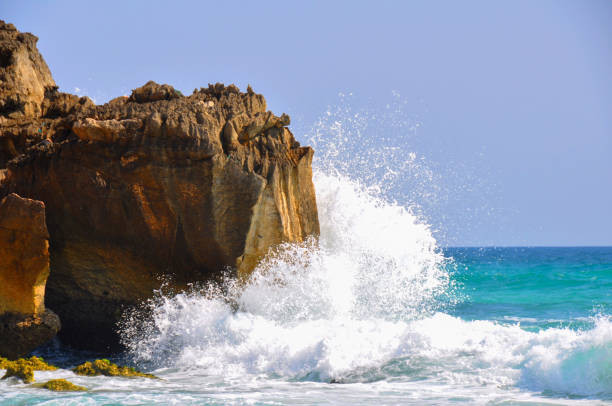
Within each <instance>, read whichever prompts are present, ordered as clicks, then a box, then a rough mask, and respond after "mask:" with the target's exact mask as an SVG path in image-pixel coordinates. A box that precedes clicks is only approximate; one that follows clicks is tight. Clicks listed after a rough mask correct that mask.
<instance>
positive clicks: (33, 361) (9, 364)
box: [0, 356, 57, 383]
mask: <svg viewBox="0 0 612 406" xmlns="http://www.w3.org/2000/svg"><path fill="white" fill-rule="evenodd" d="M0 369H6V373H5V374H4V376H3V377H2V379H8V378H10V377H13V376H14V377H17V378H19V379H21V380H22V381H23V382H25V383H31V382H34V371H55V370H56V369H57V367H54V366H53V365H49V364H47V363H46V362H45V360H43V359H42V358H39V357H35V356H33V357H30V358H29V359H25V358H20V359H18V360H15V361H10V360H8V359H6V358H1V357H0Z"/></svg>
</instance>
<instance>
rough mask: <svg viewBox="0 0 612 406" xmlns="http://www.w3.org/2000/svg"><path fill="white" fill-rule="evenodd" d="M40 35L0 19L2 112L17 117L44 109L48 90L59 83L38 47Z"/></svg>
mask: <svg viewBox="0 0 612 406" xmlns="http://www.w3.org/2000/svg"><path fill="white" fill-rule="evenodd" d="M37 41H38V38H37V37H35V36H34V35H32V34H28V33H20V32H18V31H17V29H16V28H15V27H14V26H13V24H6V23H5V22H4V21H0V113H1V114H2V115H5V116H9V117H13V118H25V117H36V116H39V115H40V114H41V112H42V108H41V105H42V101H43V99H44V97H45V91H46V89H48V88H53V87H55V82H54V81H53V77H52V76H51V72H50V71H49V67H48V66H47V64H46V63H45V61H44V60H43V58H42V57H41V56H40V54H39V53H38V51H37V50H36V42H37Z"/></svg>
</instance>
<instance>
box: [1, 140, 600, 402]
mask: <svg viewBox="0 0 612 406" xmlns="http://www.w3.org/2000/svg"><path fill="white" fill-rule="evenodd" d="M393 153H394V154H395V152H393ZM334 159H338V158H334ZM328 163H329V162H328ZM313 176H314V184H315V189H316V193H317V204H318V209H319V217H320V224H321V234H320V237H319V238H317V239H315V238H311V239H309V240H307V241H304V242H303V243H298V244H285V245H282V246H279V247H275V248H274V249H272V250H271V251H270V252H269V254H268V256H267V257H266V258H265V259H264V260H263V261H262V262H261V263H260V264H259V265H258V267H257V268H256V270H255V271H254V273H253V275H252V276H251V278H250V279H249V280H248V281H246V282H245V281H241V280H236V279H234V278H232V276H231V273H228V274H227V276H226V277H225V279H224V281H223V282H222V283H217V284H212V283H210V284H201V285H193V286H192V287H191V288H190V289H189V290H188V291H185V292H180V293H178V294H177V293H176V292H174V293H172V292H168V291H166V290H165V289H164V288H163V287H162V288H161V289H160V290H159V291H158V292H156V295H155V297H153V298H152V299H151V300H149V301H147V302H145V303H143V304H142V306H140V307H138V308H135V309H132V310H130V311H127V312H126V313H125V315H124V318H123V320H122V322H121V324H120V325H119V326H118V329H119V331H120V333H121V337H122V341H123V344H124V345H125V348H126V350H125V351H124V352H122V353H120V354H92V353H85V352H79V351H76V350H73V349H70V348H68V347H66V346H64V345H62V344H61V343H60V342H59V341H54V342H52V343H51V344H49V345H47V346H45V347H43V348H41V349H39V350H37V352H36V353H37V354H38V355H41V356H43V357H44V358H45V359H46V360H47V361H49V362H50V363H52V364H55V365H58V366H60V367H61V368H60V370H58V371H52V372H39V371H37V372H36V373H35V378H36V381H37V382H44V381H46V380H48V379H55V378H65V379H68V380H69V381H71V382H73V383H75V384H77V385H81V386H84V387H86V388H88V391H87V392H74V393H70V392H64V393H62V392H58V393H55V392H49V391H46V390H44V389H39V388H35V387H32V386H31V385H28V384H24V383H21V382H20V381H17V380H14V379H13V378H11V379H7V380H0V405H34V404H40V405H353V406H357V405H376V406H381V405H455V404H465V405H506V406H509V405H524V406H526V405H603V404H612V318H611V317H612V248H611V247H451V248H449V247H445V246H442V245H441V244H439V243H438V241H437V240H436V238H435V237H434V235H435V233H434V231H432V226H431V225H430V224H428V222H427V220H426V219H425V218H424V217H423V216H422V215H420V214H419V213H418V212H417V211H416V210H415V209H414V208H413V207H412V206H411V205H409V204H404V203H401V202H398V200H397V199H393V198H391V197H390V196H389V195H388V194H387V193H386V192H385V190H384V188H381V187H378V185H373V184H372V183H371V182H369V179H370V178H368V179H365V178H364V177H360V176H358V174H357V175H356V174H355V173H351V171H342V170H339V169H338V166H334V165H323V164H321V163H320V162H319V163H315V167H314V174H313ZM381 179H382V178H381ZM97 357H105V358H111V360H112V361H113V362H117V363H121V364H129V365H133V366H136V367H137V368H139V369H141V370H144V371H146V372H150V373H153V374H155V375H156V376H157V377H159V378H160V379H146V378H116V377H83V376H77V375H75V374H73V373H72V372H71V368H72V367H74V366H75V365H77V364H79V363H82V362H83V361H86V360H91V359H93V358H97Z"/></svg>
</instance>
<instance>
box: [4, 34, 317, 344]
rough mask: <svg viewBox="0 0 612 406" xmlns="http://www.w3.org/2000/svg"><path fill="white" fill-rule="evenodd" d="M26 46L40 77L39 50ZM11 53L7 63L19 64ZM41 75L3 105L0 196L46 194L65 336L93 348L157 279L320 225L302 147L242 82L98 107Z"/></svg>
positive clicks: (199, 271)
mask: <svg viewBox="0 0 612 406" xmlns="http://www.w3.org/2000/svg"><path fill="white" fill-rule="evenodd" d="M11 27H12V26H10V25H6V24H4V25H0V32H1V33H2V34H1V35H2V37H0V38H9V39H8V40H7V39H5V40H4V41H5V42H6V41H8V42H9V43H10V44H12V42H15V41H18V39H14V38H19V36H20V35H21V34H18V33H16V32H15V31H13V29H12V28H11ZM7 32H8V33H9V34H7ZM11 38H13V39H11ZM27 38H31V37H27ZM32 38H35V37H32ZM34 42H35V41H34ZM28 44H30V43H29V42H28ZM4 47H7V46H6V44H4V43H0V52H4V51H2V49H4ZM11 47H12V48H15V47H17V45H10V46H8V48H10V49H12V48H11ZM24 49H27V50H28V52H30V53H31V55H30V57H29V59H28V60H29V61H38V62H40V66H38V65H37V64H36V63H33V66H34V68H37V69H38V70H37V69H34V71H36V72H38V71H40V72H43V71H44V69H43V68H45V69H46V65H44V61H42V57H40V55H39V54H38V52H37V51H36V49H35V48H34V47H33V46H31V47H29V48H27V47H26V48H24ZM19 61H20V60H18V59H15V58H13V59H9V60H8V62H6V63H5V65H6V66H5V67H4V69H5V70H6V72H9V73H10V72H17V71H20V70H22V68H20V67H15V66H13V65H14V64H18V63H20V62H19ZM23 69H25V68H23ZM6 83H8V84H9V85H11V84H12V83H18V81H17V80H12V81H7V82H6ZM19 83H20V82H19ZM38 83H39V85H38V87H37V89H38V90H40V89H41V88H42V89H44V91H43V94H44V98H43V99H42V100H39V98H30V99H27V100H30V101H31V108H27V109H26V108H24V109H25V110H24V112H23V114H17V113H15V111H10V112H9V111H8V110H6V111H3V112H0V197H2V196H5V195H7V194H9V193H18V194H19V195H21V196H24V197H28V198H32V199H36V200H40V201H42V202H44V203H45V206H46V217H47V226H48V229H49V235H50V242H51V275H50V277H49V281H48V284H47V297H46V300H47V303H48V305H49V306H50V307H51V308H52V309H54V310H55V311H56V312H57V313H58V314H59V316H60V318H61V319H62V325H63V328H62V331H61V332H60V337H62V339H63V340H66V341H67V342H69V343H71V344H73V345H75V346H80V347H90V348H92V347H94V348H104V347H106V346H107V345H108V343H112V342H116V335H115V330H116V326H115V323H116V321H117V320H118V318H119V317H120V314H121V312H122V311H123V309H125V307H126V306H130V305H134V304H136V303H138V302H139V301H141V300H142V299H145V298H148V297H150V296H151V295H152V292H153V291H154V290H155V289H157V288H159V286H160V284H161V283H162V281H165V282H167V283H168V284H169V285H170V287H175V288H177V289H180V288H183V287H185V286H186V285H187V284H188V283H191V282H198V281H205V280H210V279H214V278H216V277H219V276H220V275H221V273H222V272H223V271H224V270H226V269H230V270H233V271H234V272H236V273H237V274H238V275H240V276H247V275H248V274H249V272H250V271H251V270H252V269H253V268H254V266H255V265H256V263H257V261H258V260H259V259H260V258H261V257H262V256H263V255H265V254H266V252H267V251H268V249H270V248H271V247H273V246H274V245H276V244H279V243H281V242H287V241H302V240H304V239H305V238H306V237H307V236H309V235H316V234H318V232H319V224H318V217H317V208H316V201H315V194H314V187H313V184H312V172H311V161H312V156H313V151H312V149H311V148H310V147H301V146H300V144H299V143H298V142H297V141H296V140H295V138H294V137H293V135H292V134H291V132H290V131H289V129H288V128H287V125H288V124H289V121H290V120H289V117H288V116H287V115H285V114H283V115H282V116H281V117H277V116H275V115H274V114H273V113H271V112H269V111H267V107H266V101H265V99H264V98H263V96H261V95H259V94H256V93H254V92H253V90H252V89H251V88H250V87H249V88H248V89H247V92H246V93H243V92H240V91H239V89H238V88H237V87H236V86H234V85H230V86H224V85H222V84H216V85H209V86H208V87H207V88H201V89H199V90H198V89H196V90H195V91H194V92H193V94H192V95H190V96H187V97H186V96H183V95H182V94H181V93H180V92H178V91H176V90H175V89H174V88H172V87H171V86H169V85H159V84H156V83H154V82H148V83H147V84H145V85H144V86H143V87H141V88H138V89H135V90H134V91H133V92H132V94H131V95H130V96H129V97H118V98H116V99H113V100H111V101H110V102H108V103H106V104H104V105H100V106H96V105H94V104H93V103H92V102H91V100H89V99H87V98H79V97H77V96H73V95H69V94H65V93H61V92H59V91H58V89H57V87H55V86H54V84H53V82H52V79H50V81H46V82H44V81H42V80H41V81H39V82H38ZM14 86H17V85H14ZM32 86H34V85H32ZM11 92H12V93H11ZM22 93H23V92H21V93H20V91H19V90H14V89H12V88H10V86H8V87H7V88H6V90H4V93H3V94H22ZM30 93H32V94H34V93H36V94H39V92H30ZM28 94H29V93H28ZM20 97H21V98H20V99H19V100H21V101H24V100H26V99H25V96H20ZM24 103H25V102H24ZM37 103H38V104H37ZM9 104H10V103H9ZM24 105H25V104H24ZM34 106H39V108H40V110H36V109H35V107H34ZM26 110H27V114H26ZM38 111H39V113H37V112H38Z"/></svg>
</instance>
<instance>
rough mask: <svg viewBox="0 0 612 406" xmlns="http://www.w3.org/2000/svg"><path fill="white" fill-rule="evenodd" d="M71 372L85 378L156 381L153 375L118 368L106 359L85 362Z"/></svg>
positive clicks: (128, 368) (121, 367)
mask: <svg viewBox="0 0 612 406" xmlns="http://www.w3.org/2000/svg"><path fill="white" fill-rule="evenodd" d="M72 371H73V372H74V373H75V374H77V375H85V376H98V375H104V376H125V377H141V378H151V379H157V377H156V376H155V375H151V374H145V373H143V372H140V371H137V370H136V369H135V368H132V367H127V366H118V365H117V364H113V363H112V362H110V361H109V360H107V359H97V360H95V361H93V362H91V361H88V362H85V363H84V364H81V365H79V366H77V367H75V368H74V369H73V370H72Z"/></svg>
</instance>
